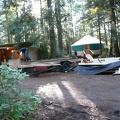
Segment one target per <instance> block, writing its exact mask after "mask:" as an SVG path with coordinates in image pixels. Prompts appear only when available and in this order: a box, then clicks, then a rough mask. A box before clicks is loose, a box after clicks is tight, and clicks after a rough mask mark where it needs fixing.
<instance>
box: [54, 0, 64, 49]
mask: <svg viewBox="0 0 120 120" xmlns="http://www.w3.org/2000/svg"><path fill="white" fill-rule="evenodd" d="M60 13H61V10H60V0H56V2H55V16H56V22H57V31H58V46H59V50H60V51H63V40H62V25H61V14H60Z"/></svg>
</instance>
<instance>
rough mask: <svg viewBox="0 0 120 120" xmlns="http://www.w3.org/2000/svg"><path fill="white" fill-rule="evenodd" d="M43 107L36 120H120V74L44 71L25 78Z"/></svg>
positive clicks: (24, 86)
mask: <svg viewBox="0 0 120 120" xmlns="http://www.w3.org/2000/svg"><path fill="white" fill-rule="evenodd" d="M21 88H22V90H25V91H27V92H30V91H33V92H34V93H35V94H36V95H37V96H38V97H39V98H40V99H42V106H41V107H39V108H38V109H36V118H35V120H120V76H119V75H80V74H78V73H76V72H74V71H72V72H67V73H62V72H51V73H42V74H40V75H39V77H29V78H27V79H25V80H24V81H23V84H22V86H21Z"/></svg>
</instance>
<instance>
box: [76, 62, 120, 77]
mask: <svg viewBox="0 0 120 120" xmlns="http://www.w3.org/2000/svg"><path fill="white" fill-rule="evenodd" d="M119 67H120V61H117V62H113V63H109V64H106V65H78V66H77V67H76V68H75V71H77V72H78V73H80V74H89V75H96V74H100V73H104V72H107V71H110V70H111V71H112V70H113V72H115V69H118V68H119Z"/></svg>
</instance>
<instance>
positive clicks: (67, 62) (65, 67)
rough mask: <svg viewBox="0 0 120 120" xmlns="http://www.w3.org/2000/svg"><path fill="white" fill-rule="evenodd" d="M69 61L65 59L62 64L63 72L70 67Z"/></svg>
mask: <svg viewBox="0 0 120 120" xmlns="http://www.w3.org/2000/svg"><path fill="white" fill-rule="evenodd" d="M70 64H71V63H70V62H69V61H66V62H64V63H63V64H62V68H63V72H69V70H70V68H71V65H70Z"/></svg>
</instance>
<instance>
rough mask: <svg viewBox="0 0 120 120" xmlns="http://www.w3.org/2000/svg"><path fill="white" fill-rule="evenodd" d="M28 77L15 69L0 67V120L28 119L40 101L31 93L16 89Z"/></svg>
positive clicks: (5, 66)
mask: <svg viewBox="0 0 120 120" xmlns="http://www.w3.org/2000/svg"><path fill="white" fill-rule="evenodd" d="M27 76H28V75H27V74H25V73H21V70H18V69H17V68H16V69H15V68H10V67H8V66H7V65H1V66H0V119H2V120H21V119H22V120H23V119H25V120H26V119H29V118H30V117H31V114H32V113H33V111H34V109H35V108H36V107H37V105H38V104H39V102H41V101H40V100H38V98H37V97H36V96H35V95H34V94H33V93H32V92H29V93H24V92H22V90H21V89H17V87H18V86H20V85H21V80H24V78H25V77H27Z"/></svg>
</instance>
